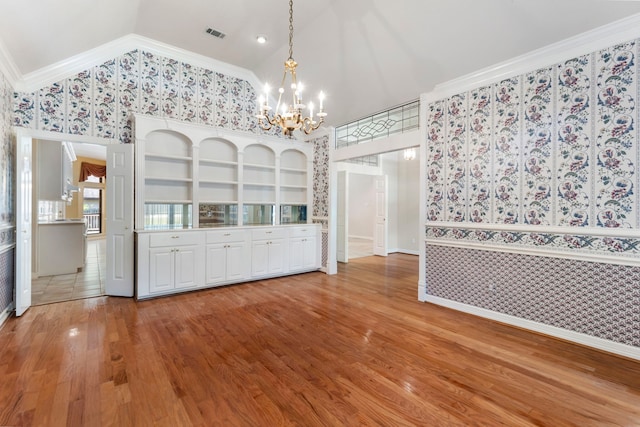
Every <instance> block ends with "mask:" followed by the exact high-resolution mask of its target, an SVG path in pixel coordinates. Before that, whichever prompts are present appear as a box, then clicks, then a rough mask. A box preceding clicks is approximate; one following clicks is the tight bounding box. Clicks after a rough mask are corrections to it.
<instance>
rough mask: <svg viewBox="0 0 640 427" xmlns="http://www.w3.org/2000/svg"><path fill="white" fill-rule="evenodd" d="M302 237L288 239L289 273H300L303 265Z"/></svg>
mask: <svg viewBox="0 0 640 427" xmlns="http://www.w3.org/2000/svg"><path fill="white" fill-rule="evenodd" d="M304 239H305V238H304V237H292V238H291V239H289V271H290V272H294V271H300V270H302V269H303V265H304V258H305V256H304V242H303V240H304Z"/></svg>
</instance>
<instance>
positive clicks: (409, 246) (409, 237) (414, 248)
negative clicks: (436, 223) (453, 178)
mask: <svg viewBox="0 0 640 427" xmlns="http://www.w3.org/2000/svg"><path fill="white" fill-rule="evenodd" d="M416 151H418V149H417V148H416ZM397 156H398V165H399V167H398V183H399V185H398V227H397V230H398V232H397V234H398V251H399V252H405V253H410V254H414V255H417V254H418V252H419V250H420V246H419V244H420V242H421V241H422V234H421V233H420V227H419V226H418V224H419V223H420V161H419V155H417V156H416V158H415V159H413V160H405V159H404V156H403V153H402V152H398V153H397Z"/></svg>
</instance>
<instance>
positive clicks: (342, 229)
mask: <svg viewBox="0 0 640 427" xmlns="http://www.w3.org/2000/svg"><path fill="white" fill-rule="evenodd" d="M348 192H349V176H348V175H347V172H346V171H340V172H338V203H337V204H338V218H337V221H336V223H337V227H336V232H337V235H336V238H337V239H336V241H337V248H336V259H337V260H338V262H349V237H348V236H349V225H348V224H349V203H347V200H348V197H349V195H348Z"/></svg>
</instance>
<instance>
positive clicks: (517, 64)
mask: <svg viewBox="0 0 640 427" xmlns="http://www.w3.org/2000/svg"><path fill="white" fill-rule="evenodd" d="M637 38H640V14H634V15H630V16H628V17H626V18H623V19H620V20H618V21H614V22H612V23H610V24H606V25H603V26H601V27H597V28H594V29H592V30H589V31H586V32H584V33H581V34H578V35H576V36H573V37H570V38H568V39H565V40H562V41H559V42H557V43H553V44H551V45H548V46H545V47H542V48H540V49H536V50H533V51H531V52H529V53H525V54H523V55H520V56H517V57H515V58H512V59H509V60H507V61H504V62H500V63H498V64H495V65H492V66H490V67H487V68H483V69H481V70H478V71H475V72H473V73H471V74H467V75H465V76H462V77H459V78H457V79H453V80H449V81H447V82H444V83H440V84H438V85H436V86H435V88H434V89H433V91H432V92H429V93H427V94H425V98H423V100H425V101H427V102H431V101H435V100H438V99H442V98H444V97H447V96H451V95H455V94H458V93H461V92H465V91H467V90H471V89H475V88H478V87H482V86H487V85H490V84H493V83H497V82H499V81H501V80H503V79H506V78H509V77H513V76H516V75H520V74H524V73H527V72H530V71H533V70H537V69H539V68H543V67H549V66H552V65H555V64H558V63H561V62H563V61H566V60H567V59H570V58H575V57H578V56H581V55H586V54H590V53H592V52H595V51H598V50H600V49H604V48H607V47H610V46H613V45H615V44H617V43H623V42H626V41H630V40H634V39H637Z"/></svg>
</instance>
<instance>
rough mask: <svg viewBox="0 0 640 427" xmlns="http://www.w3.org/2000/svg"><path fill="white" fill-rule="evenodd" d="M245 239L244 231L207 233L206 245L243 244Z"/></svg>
mask: <svg viewBox="0 0 640 427" xmlns="http://www.w3.org/2000/svg"><path fill="white" fill-rule="evenodd" d="M246 238H247V233H246V231H245V230H216V231H208V232H207V244H210V243H225V242H243V241H244V240H246Z"/></svg>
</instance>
